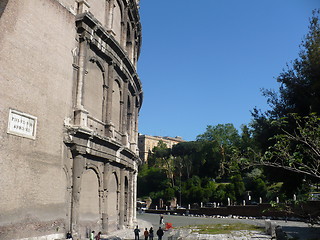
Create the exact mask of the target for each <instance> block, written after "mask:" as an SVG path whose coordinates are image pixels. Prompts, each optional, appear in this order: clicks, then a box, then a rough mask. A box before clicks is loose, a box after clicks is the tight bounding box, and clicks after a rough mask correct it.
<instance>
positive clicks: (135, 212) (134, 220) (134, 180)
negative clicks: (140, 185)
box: [132, 171, 138, 224]
mask: <svg viewBox="0 0 320 240" xmlns="http://www.w3.org/2000/svg"><path fill="white" fill-rule="evenodd" d="M137 179H138V171H134V173H133V214H132V220H133V222H134V224H136V222H137V211H136V209H137Z"/></svg>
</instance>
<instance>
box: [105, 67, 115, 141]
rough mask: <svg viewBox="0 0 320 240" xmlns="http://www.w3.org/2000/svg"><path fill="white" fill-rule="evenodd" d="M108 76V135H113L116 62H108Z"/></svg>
mask: <svg viewBox="0 0 320 240" xmlns="http://www.w3.org/2000/svg"><path fill="white" fill-rule="evenodd" d="M108 64H109V65H108V77H107V84H108V89H107V99H106V108H107V109H106V124H107V125H106V128H107V129H106V131H105V133H106V136H108V137H113V131H114V126H113V124H112V96H113V84H114V71H115V70H114V66H115V63H113V62H110V63H108Z"/></svg>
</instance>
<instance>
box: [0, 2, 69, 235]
mask: <svg viewBox="0 0 320 240" xmlns="http://www.w3.org/2000/svg"><path fill="white" fill-rule="evenodd" d="M57 16H59V17H57ZM45 19H46V20H45ZM0 29H1V36H0V53H1V55H0V66H1V68H0V83H1V91H0V99H1V101H0V115H1V119H0V132H1V135H0V138H1V141H0V149H1V152H0V166H1V177H0V192H1V198H0V199H1V204H0V225H1V226H2V225H5V224H9V223H12V222H18V223H19V222H21V224H24V223H25V222H28V223H29V224H30V226H31V225H33V226H31V227H30V229H31V230H34V228H35V225H34V224H33V222H37V224H43V225H55V223H54V222H55V221H56V222H59V224H58V225H59V226H60V227H63V226H64V224H65V218H66V214H65V202H66V189H67V180H66V174H65V172H64V170H63V159H64V149H63V146H64V144H63V142H62V141H61V139H62V138H63V123H64V119H65V118H66V117H68V116H70V114H71V113H72V111H71V110H72V88H73V82H72V81H70V79H71V80H72V67H71V66H72V54H71V51H72V49H73V48H75V41H74V39H75V28H74V16H72V15H70V13H69V12H68V11H67V10H66V9H65V8H64V7H62V6H61V5H60V4H58V3H57V2H55V1H47V0H37V1H18V0H12V1H8V3H7V5H6V6H5V9H4V11H3V14H2V15H1V18H0ZM57 32H59V34H57ZM61 86H63V87H61ZM9 109H15V110H18V111H21V112H25V113H28V114H30V115H33V116H35V117H37V121H38V124H37V130H36V139H34V140H33V139H27V138H22V137H19V136H15V135H11V134H7V126H8V117H9ZM39 219H41V221H39ZM11 231H12V229H11ZM51 231H56V230H55V229H51ZM6 232H7V231H4V232H2V233H3V234H6ZM17 232H19V231H17ZM34 232H36V231H34ZM30 234H31V235H32V234H34V233H32V232H30ZM35 234H37V233H35ZM2 236H3V235H1V233H0V238H1V239H3V237H2ZM9 236H10V235H9ZM18 237H19V235H18ZM21 237H22V236H21ZM9 238H10V237H9Z"/></svg>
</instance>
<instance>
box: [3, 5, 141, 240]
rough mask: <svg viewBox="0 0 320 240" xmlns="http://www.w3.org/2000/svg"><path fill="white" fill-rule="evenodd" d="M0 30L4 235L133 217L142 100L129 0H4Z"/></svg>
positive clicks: (115, 223)
mask: <svg viewBox="0 0 320 240" xmlns="http://www.w3.org/2000/svg"><path fill="white" fill-rule="evenodd" d="M112 6H116V7H117V6H118V8H119V9H120V8H121V10H120V11H121V12H120V13H119V12H117V11H118V10H119V9H116V7H112ZM123 21H124V22H123ZM111 23H112V24H111ZM127 26H130V27H129V28H128V29H127ZM0 30H1V34H0V66H1V67H0V84H1V88H0V169H1V175H0V192H1V195H0V239H13V238H14V239H19V238H25V237H36V236H48V238H47V239H51V238H56V236H57V234H58V235H59V234H60V235H61V236H64V235H65V233H66V232H67V231H72V233H73V234H74V235H75V236H78V237H86V233H87V231H88V229H94V230H96V231H103V232H111V231H114V230H117V229H119V228H124V227H127V226H131V225H132V224H133V223H134V221H135V200H136V196H135V193H136V175H137V164H138V163H139V159H138V156H137V153H138V150H137V132H138V129H137V127H138V126H137V117H138V112H139V109H140V107H141V104H142V88H141V83H140V80H139V78H138V76H137V74H136V69H135V66H136V61H137V59H138V55H139V51H140V41H141V27H140V23H139V16H138V13H137V6H136V5H135V4H134V2H133V0H130V1H118V0H107V1H104V0H99V1H93V0H92V1H91V0H88V1H85V0H30V1H29V0H28V1H20V0H4V1H1V2H0ZM128 32H129V33H128ZM128 36H130V38H129V39H128ZM127 42H131V43H132V47H131V48H130V51H129V52H128V51H127V50H128V47H127ZM9 113H10V114H11V115H10V118H9ZM12 114H16V115H12ZM16 116H18V117H16ZM19 116H20V117H19ZM14 121H18V122H14ZM13 123H14V124H15V125H14V129H11V128H12V126H13V125H12V124H13ZM9 124H10V129H9V128H8V125H9ZM29 133H30V135H28V134H29ZM33 133H35V134H33ZM60 235H59V236H60ZM50 236H51V237H50Z"/></svg>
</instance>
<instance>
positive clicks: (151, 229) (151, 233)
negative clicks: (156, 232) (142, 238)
mask: <svg viewBox="0 0 320 240" xmlns="http://www.w3.org/2000/svg"><path fill="white" fill-rule="evenodd" d="M149 240H153V228H152V227H151V228H150V229H149Z"/></svg>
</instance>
